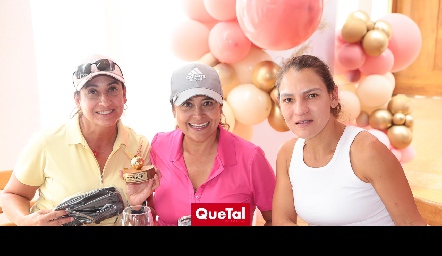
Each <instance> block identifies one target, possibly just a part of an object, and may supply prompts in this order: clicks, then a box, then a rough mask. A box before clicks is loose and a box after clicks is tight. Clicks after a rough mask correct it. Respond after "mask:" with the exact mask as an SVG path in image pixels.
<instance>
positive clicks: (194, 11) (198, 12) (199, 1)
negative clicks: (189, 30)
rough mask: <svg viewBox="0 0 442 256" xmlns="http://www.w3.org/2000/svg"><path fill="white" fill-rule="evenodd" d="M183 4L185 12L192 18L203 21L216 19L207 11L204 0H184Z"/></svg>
mask: <svg viewBox="0 0 442 256" xmlns="http://www.w3.org/2000/svg"><path fill="white" fill-rule="evenodd" d="M182 4H183V7H184V13H185V14H186V15H187V17H189V18H190V19H192V20H196V21H199V22H203V23H206V22H210V21H215V20H216V19H215V18H213V17H212V16H211V15H210V14H209V13H208V12H207V10H206V7H205V6H204V0H183V2H182Z"/></svg>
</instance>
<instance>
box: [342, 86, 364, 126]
mask: <svg viewBox="0 0 442 256" xmlns="http://www.w3.org/2000/svg"><path fill="white" fill-rule="evenodd" d="M339 102H340V103H341V113H340V114H339V118H338V120H339V121H341V122H343V123H349V122H353V121H354V120H355V119H356V118H357V117H358V116H359V114H360V113H361V104H360V103H359V98H358V96H356V94H355V93H353V92H351V91H339Z"/></svg>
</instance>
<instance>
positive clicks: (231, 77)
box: [213, 63, 238, 99]
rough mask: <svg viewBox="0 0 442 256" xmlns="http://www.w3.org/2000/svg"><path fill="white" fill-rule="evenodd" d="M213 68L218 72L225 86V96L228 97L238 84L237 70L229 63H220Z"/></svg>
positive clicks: (222, 84) (223, 86)
mask: <svg viewBox="0 0 442 256" xmlns="http://www.w3.org/2000/svg"><path fill="white" fill-rule="evenodd" d="M213 68H214V69H215V70H216V72H218V75H219V79H220V81H221V86H222V88H223V98H224V99H227V95H229V92H230V91H231V90H232V89H233V88H234V87H235V86H236V85H237V84H236V83H235V81H236V80H238V79H237V78H236V74H235V70H234V69H233V68H232V66H231V65H230V64H227V63H219V64H217V65H215V67H213Z"/></svg>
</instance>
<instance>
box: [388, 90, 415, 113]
mask: <svg viewBox="0 0 442 256" xmlns="http://www.w3.org/2000/svg"><path fill="white" fill-rule="evenodd" d="M410 102H411V100H410V98H408V97H407V96H406V95H405V94H398V95H396V96H393V97H392V98H391V99H390V101H389V102H388V107H387V108H388V110H390V111H391V113H398V112H401V113H404V114H405V115H408V114H410V113H411V109H410Z"/></svg>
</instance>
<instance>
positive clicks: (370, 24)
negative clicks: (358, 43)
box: [367, 21, 374, 30]
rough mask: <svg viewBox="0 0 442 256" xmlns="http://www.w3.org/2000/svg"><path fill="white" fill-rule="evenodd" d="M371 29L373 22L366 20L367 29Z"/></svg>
mask: <svg viewBox="0 0 442 256" xmlns="http://www.w3.org/2000/svg"><path fill="white" fill-rule="evenodd" d="M372 29H374V22H373V21H369V22H367V30H372Z"/></svg>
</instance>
